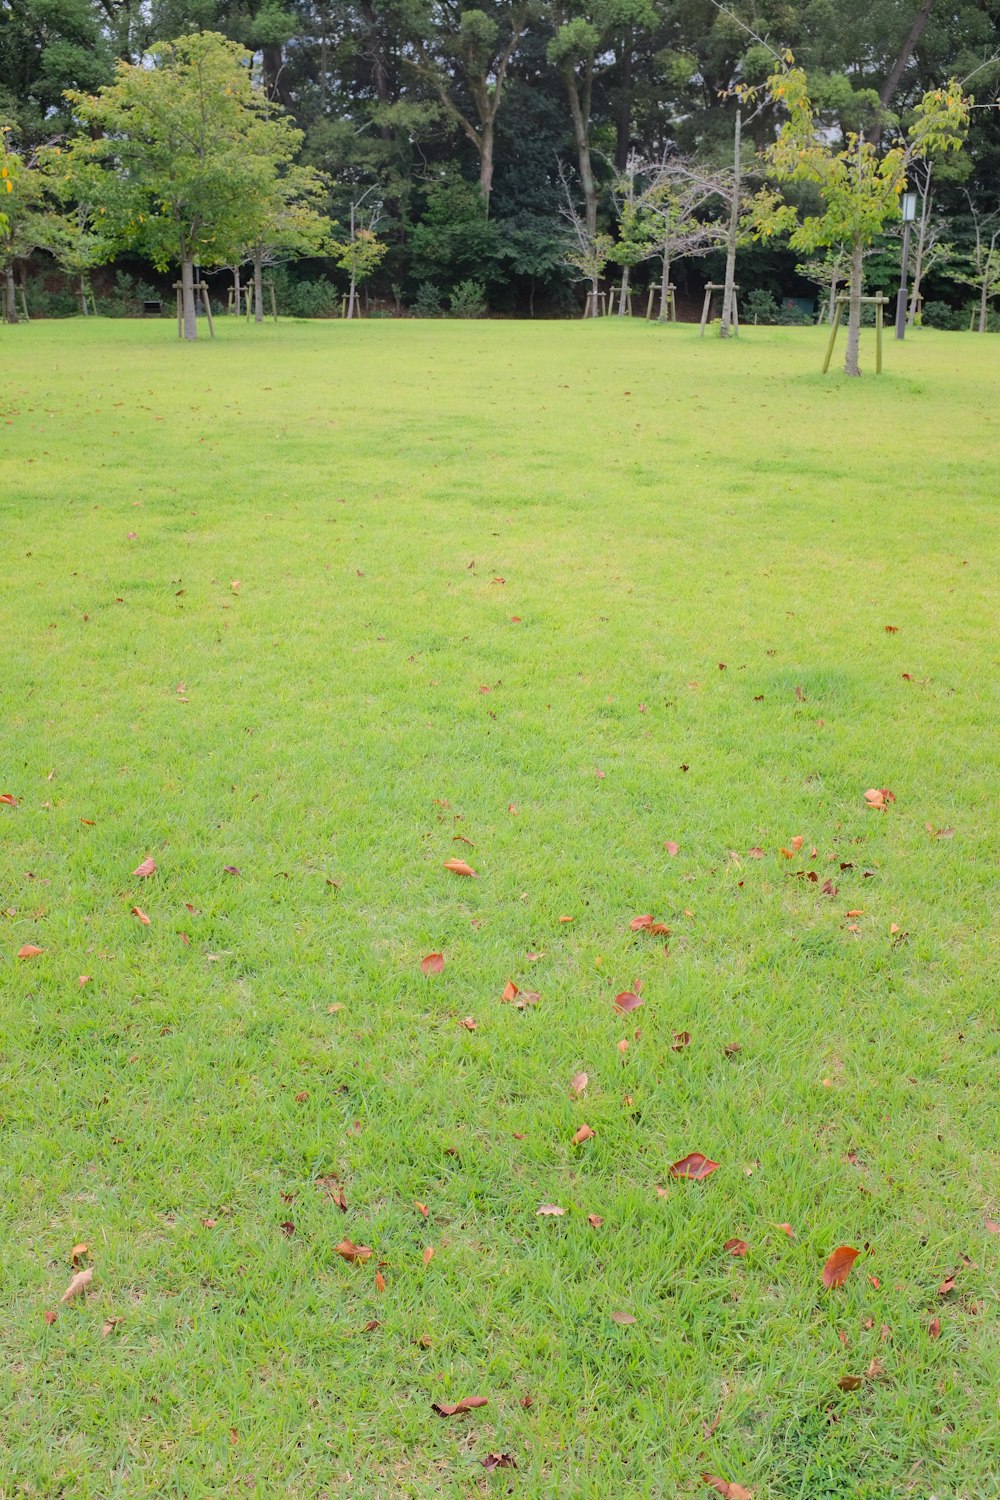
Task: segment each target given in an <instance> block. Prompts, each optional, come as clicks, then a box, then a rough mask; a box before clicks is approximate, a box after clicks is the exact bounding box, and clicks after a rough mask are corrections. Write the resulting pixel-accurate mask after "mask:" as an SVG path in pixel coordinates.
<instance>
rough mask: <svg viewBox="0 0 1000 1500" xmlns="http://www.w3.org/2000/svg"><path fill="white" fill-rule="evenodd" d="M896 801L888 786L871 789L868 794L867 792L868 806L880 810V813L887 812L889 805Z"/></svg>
mask: <svg viewBox="0 0 1000 1500" xmlns="http://www.w3.org/2000/svg"><path fill="white" fill-rule="evenodd" d="M895 800H896V798H895V796H894V795H893V793H892V792H890V790H889V788H888V787H887V786H883V787H874V786H873V787H869V788H868V790H867V792H865V801H866V802H867V803H868V806H869V807H875V808H878V810H879V811H880V812H885V810H886V808H887V807H888V805H889V803H890V802H895Z"/></svg>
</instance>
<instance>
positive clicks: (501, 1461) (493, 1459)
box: [482, 1453, 517, 1474]
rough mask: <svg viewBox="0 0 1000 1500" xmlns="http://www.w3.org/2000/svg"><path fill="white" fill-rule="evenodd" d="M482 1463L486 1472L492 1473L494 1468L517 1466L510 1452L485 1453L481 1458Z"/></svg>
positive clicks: (514, 1467) (513, 1467) (512, 1467)
mask: <svg viewBox="0 0 1000 1500" xmlns="http://www.w3.org/2000/svg"><path fill="white" fill-rule="evenodd" d="M482 1465H483V1468H484V1469H485V1470H486V1472H487V1473H488V1474H492V1472H493V1470H494V1469H516V1468H517V1464H516V1463H515V1462H514V1458H513V1456H512V1455H511V1454H510V1453H487V1455H486V1457H485V1458H484V1459H483V1460H482Z"/></svg>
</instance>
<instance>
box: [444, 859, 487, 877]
mask: <svg viewBox="0 0 1000 1500" xmlns="http://www.w3.org/2000/svg"><path fill="white" fill-rule="evenodd" d="M444 867H445V869H446V870H450V871H451V872H452V874H453V875H471V876H472V877H473V879H474V880H478V879H479V876H478V875H477V874H476V872H475V870H474V869H473V868H472V866H471V865H467V864H466V863H465V860H464V859H446V860H445V862H444Z"/></svg>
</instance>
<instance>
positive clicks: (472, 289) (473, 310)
mask: <svg viewBox="0 0 1000 1500" xmlns="http://www.w3.org/2000/svg"><path fill="white" fill-rule="evenodd" d="M450 300H451V315H452V317H453V318H482V317H485V315H486V288H485V287H484V286H483V283H482V282H481V281H460V282H459V283H458V286H456V287H455V288H454V290H453V291H452V294H451V299H450Z"/></svg>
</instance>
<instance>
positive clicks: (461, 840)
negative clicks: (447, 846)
mask: <svg viewBox="0 0 1000 1500" xmlns="http://www.w3.org/2000/svg"><path fill="white" fill-rule="evenodd" d="M451 841H452V843H453V844H468V846H469V848H470V849H474V848H475V847H476V846H475V844H474V843H473V842H472V840H471V839H467V838H466V837H465V834H464V833H453V834H452V836H451Z"/></svg>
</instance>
